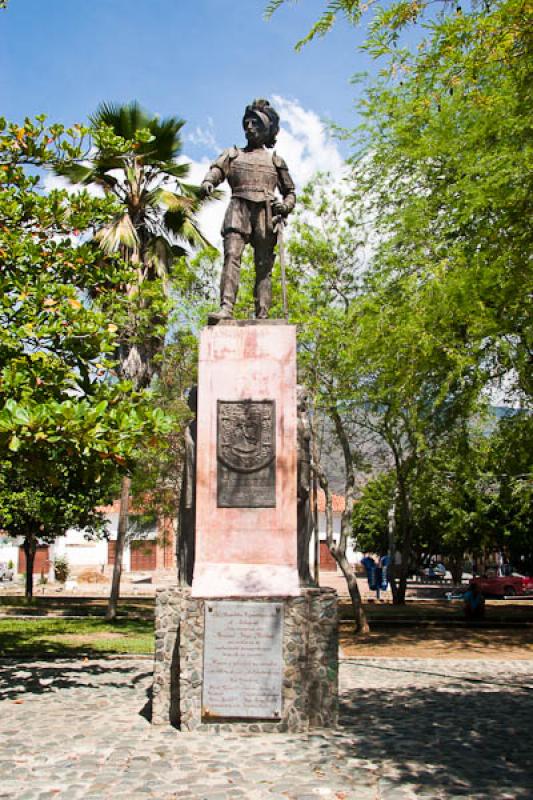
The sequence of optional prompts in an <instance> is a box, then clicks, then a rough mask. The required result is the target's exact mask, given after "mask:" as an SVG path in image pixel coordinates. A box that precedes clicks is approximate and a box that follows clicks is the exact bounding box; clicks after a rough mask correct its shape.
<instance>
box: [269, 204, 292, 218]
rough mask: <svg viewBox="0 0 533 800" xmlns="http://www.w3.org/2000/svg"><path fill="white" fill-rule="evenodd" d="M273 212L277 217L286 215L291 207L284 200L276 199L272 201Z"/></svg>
mask: <svg viewBox="0 0 533 800" xmlns="http://www.w3.org/2000/svg"><path fill="white" fill-rule="evenodd" d="M272 213H273V214H274V216H276V217H279V216H281V217H286V216H287V214H288V213H289V209H288V208H287V206H286V204H285V203H284V202H283V201H282V200H274V202H273V203H272Z"/></svg>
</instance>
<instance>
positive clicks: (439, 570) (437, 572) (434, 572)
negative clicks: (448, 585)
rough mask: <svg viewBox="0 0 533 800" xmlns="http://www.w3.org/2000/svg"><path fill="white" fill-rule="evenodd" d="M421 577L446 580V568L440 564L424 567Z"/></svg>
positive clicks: (434, 563) (435, 563)
mask: <svg viewBox="0 0 533 800" xmlns="http://www.w3.org/2000/svg"><path fill="white" fill-rule="evenodd" d="M420 575H421V576H422V577H423V578H445V577H446V567H445V566H444V564H441V563H440V562H433V563H431V564H430V565H429V567H422V569H421V570H420Z"/></svg>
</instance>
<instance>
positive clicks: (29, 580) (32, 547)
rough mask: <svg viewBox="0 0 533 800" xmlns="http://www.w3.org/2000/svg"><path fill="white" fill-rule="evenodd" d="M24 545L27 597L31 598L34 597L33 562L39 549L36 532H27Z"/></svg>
mask: <svg viewBox="0 0 533 800" xmlns="http://www.w3.org/2000/svg"><path fill="white" fill-rule="evenodd" d="M22 546H23V548H24V554H25V556H26V599H27V600H31V599H32V597H33V564H34V562H35V552H36V550H37V539H36V537H35V534H34V533H27V534H26V537H25V539H24V543H23V545H22Z"/></svg>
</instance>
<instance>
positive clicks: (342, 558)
mask: <svg viewBox="0 0 533 800" xmlns="http://www.w3.org/2000/svg"><path fill="white" fill-rule="evenodd" d="M330 415H331V418H332V420H333V424H334V425H335V431H336V433H337V437H338V439H339V442H340V445H341V447H342V452H343V456H344V468H345V471H346V482H345V489H344V511H343V512H342V517H341V533H340V538H339V544H338V545H337V546H335V545H334V544H333V513H332V505H331V502H332V501H331V492H330V491H329V486H328V483H327V481H326V485H325V487H322V488H323V489H324V493H325V494H326V520H327V537H328V546H329V549H330V550H331V554H332V556H333V558H334V559H335V561H336V562H337V564H338V565H339V567H340V568H341V571H342V574H343V575H344V578H345V580H346V585H347V586H348V591H349V592H350V599H351V601H352V607H353V613H354V619H355V630H356V631H357V633H368V632H369V631H370V628H369V626H368V622H367V620H366V615H365V612H364V609H363V603H362V602H361V593H360V592H359V586H358V585H357V577H356V575H355V568H354V567H352V565H351V564H350V562H349V561H348V559H347V558H346V547H347V544H348V537H349V536H350V534H351V532H352V517H353V506H354V497H355V475H354V460H353V456H352V450H351V447H350V441H349V439H348V436H347V434H346V431H345V429H344V425H343V423H342V419H341V417H340V415H339V414H338V412H337V410H336V409H332V410H331V412H330ZM319 477H320V475H319Z"/></svg>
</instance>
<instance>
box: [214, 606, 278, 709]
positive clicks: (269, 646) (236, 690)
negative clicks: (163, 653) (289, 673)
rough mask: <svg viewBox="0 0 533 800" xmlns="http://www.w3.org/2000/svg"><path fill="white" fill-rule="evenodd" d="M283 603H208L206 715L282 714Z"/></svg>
mask: <svg viewBox="0 0 533 800" xmlns="http://www.w3.org/2000/svg"><path fill="white" fill-rule="evenodd" d="M282 640H283V605H282V604H281V603H253V602H246V603H243V602H239V601H231V600H227V601H220V600H219V601H216V602H208V601H206V603H205V638H204V675H203V696H202V715H203V717H204V718H205V719H214V718H219V717H223V718H235V717H239V718H246V719H249V718H254V719H272V720H277V719H280V717H281V710H282V705H281V687H282V676H283V663H282Z"/></svg>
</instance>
